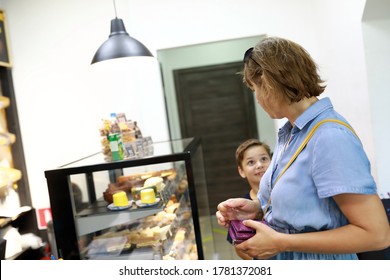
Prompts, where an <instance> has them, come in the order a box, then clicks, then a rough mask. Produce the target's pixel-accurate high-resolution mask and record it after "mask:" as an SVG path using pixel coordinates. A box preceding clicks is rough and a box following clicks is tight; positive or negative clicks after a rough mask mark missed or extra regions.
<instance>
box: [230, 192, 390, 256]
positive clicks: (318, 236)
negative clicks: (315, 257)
mask: <svg viewBox="0 0 390 280" xmlns="http://www.w3.org/2000/svg"><path fill="white" fill-rule="evenodd" d="M334 199H335V201H336V203H337V204H338V206H339V207H340V209H341V211H342V212H343V213H344V215H345V216H346V217H347V219H348V221H349V222H350V224H348V225H346V226H343V227H340V228H337V229H332V230H326V231H320V232H310V233H301V234H283V233H278V232H276V231H274V230H272V229H270V228H267V227H266V226H264V225H259V224H258V223H257V224H256V223H254V222H252V221H246V222H245V224H246V225H248V226H251V225H253V226H255V227H256V230H257V234H256V236H255V237H254V238H252V239H249V240H248V241H247V242H244V243H241V244H240V245H237V249H239V250H243V251H244V252H246V253H248V254H249V255H251V256H253V257H257V258H259V259H267V258H270V257H272V256H274V255H276V254H278V253H280V252H283V251H291V252H311V253H327V254H345V253H359V252H365V251H375V250H381V249H384V248H387V247H389V246H390V226H389V222H388V219H387V216H386V213H385V210H384V208H383V204H382V202H381V201H380V199H379V197H378V196H377V195H361V194H340V195H336V196H334Z"/></svg>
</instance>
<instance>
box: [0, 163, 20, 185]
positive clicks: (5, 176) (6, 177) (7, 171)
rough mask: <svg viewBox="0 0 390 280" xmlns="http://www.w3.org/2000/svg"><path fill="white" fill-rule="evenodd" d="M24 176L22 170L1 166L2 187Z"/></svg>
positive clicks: (0, 180)
mask: <svg viewBox="0 0 390 280" xmlns="http://www.w3.org/2000/svg"><path fill="white" fill-rule="evenodd" d="M21 178H22V172H21V171H20V170H18V169H14V168H10V167H0V188H3V187H6V186H8V185H9V183H10V181H11V182H12V183H15V182H17V181H19V180H20V179H21Z"/></svg>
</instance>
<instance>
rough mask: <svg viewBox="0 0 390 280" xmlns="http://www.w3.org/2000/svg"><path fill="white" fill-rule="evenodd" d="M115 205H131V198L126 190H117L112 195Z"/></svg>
mask: <svg viewBox="0 0 390 280" xmlns="http://www.w3.org/2000/svg"><path fill="white" fill-rule="evenodd" d="M112 200H113V203H114V206H117V207H124V206H129V199H128V198H127V195H126V193H125V192H124V191H120V192H116V193H114V194H113V195H112Z"/></svg>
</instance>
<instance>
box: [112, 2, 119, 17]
mask: <svg viewBox="0 0 390 280" xmlns="http://www.w3.org/2000/svg"><path fill="white" fill-rule="evenodd" d="M112 2H113V3H114V11H115V18H117V17H118V16H117V14H116V4H115V0H113V1H112Z"/></svg>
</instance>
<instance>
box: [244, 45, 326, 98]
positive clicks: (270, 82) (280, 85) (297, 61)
mask: <svg viewBox="0 0 390 280" xmlns="http://www.w3.org/2000/svg"><path fill="white" fill-rule="evenodd" d="M246 55H247V56H249V58H250V59H249V58H247V59H246V62H245V67H244V70H243V80H244V82H245V83H246V84H247V86H248V87H250V88H251V87H252V85H253V84H256V85H258V86H260V87H264V86H267V87H268V89H271V91H272V92H280V93H281V94H282V96H284V98H286V100H287V101H289V102H290V103H293V102H298V101H300V100H302V99H303V98H305V97H306V98H309V97H312V96H319V95H320V94H321V93H322V92H323V91H324V90H325V87H326V86H325V85H323V83H324V81H323V80H322V79H321V77H320V76H319V74H318V67H317V65H316V63H315V62H314V60H313V59H312V58H311V56H310V55H309V53H308V52H307V51H306V50H305V49H304V48H302V47H301V46H300V45H298V44H297V43H294V42H292V41H290V40H287V39H283V38H278V37H268V38H265V39H263V40H261V41H260V42H259V43H258V44H257V45H256V46H255V47H254V48H253V50H252V51H251V52H250V53H249V54H248V53H247V54H246ZM265 81H266V82H265ZM264 83H267V85H265V84H264Z"/></svg>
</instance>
